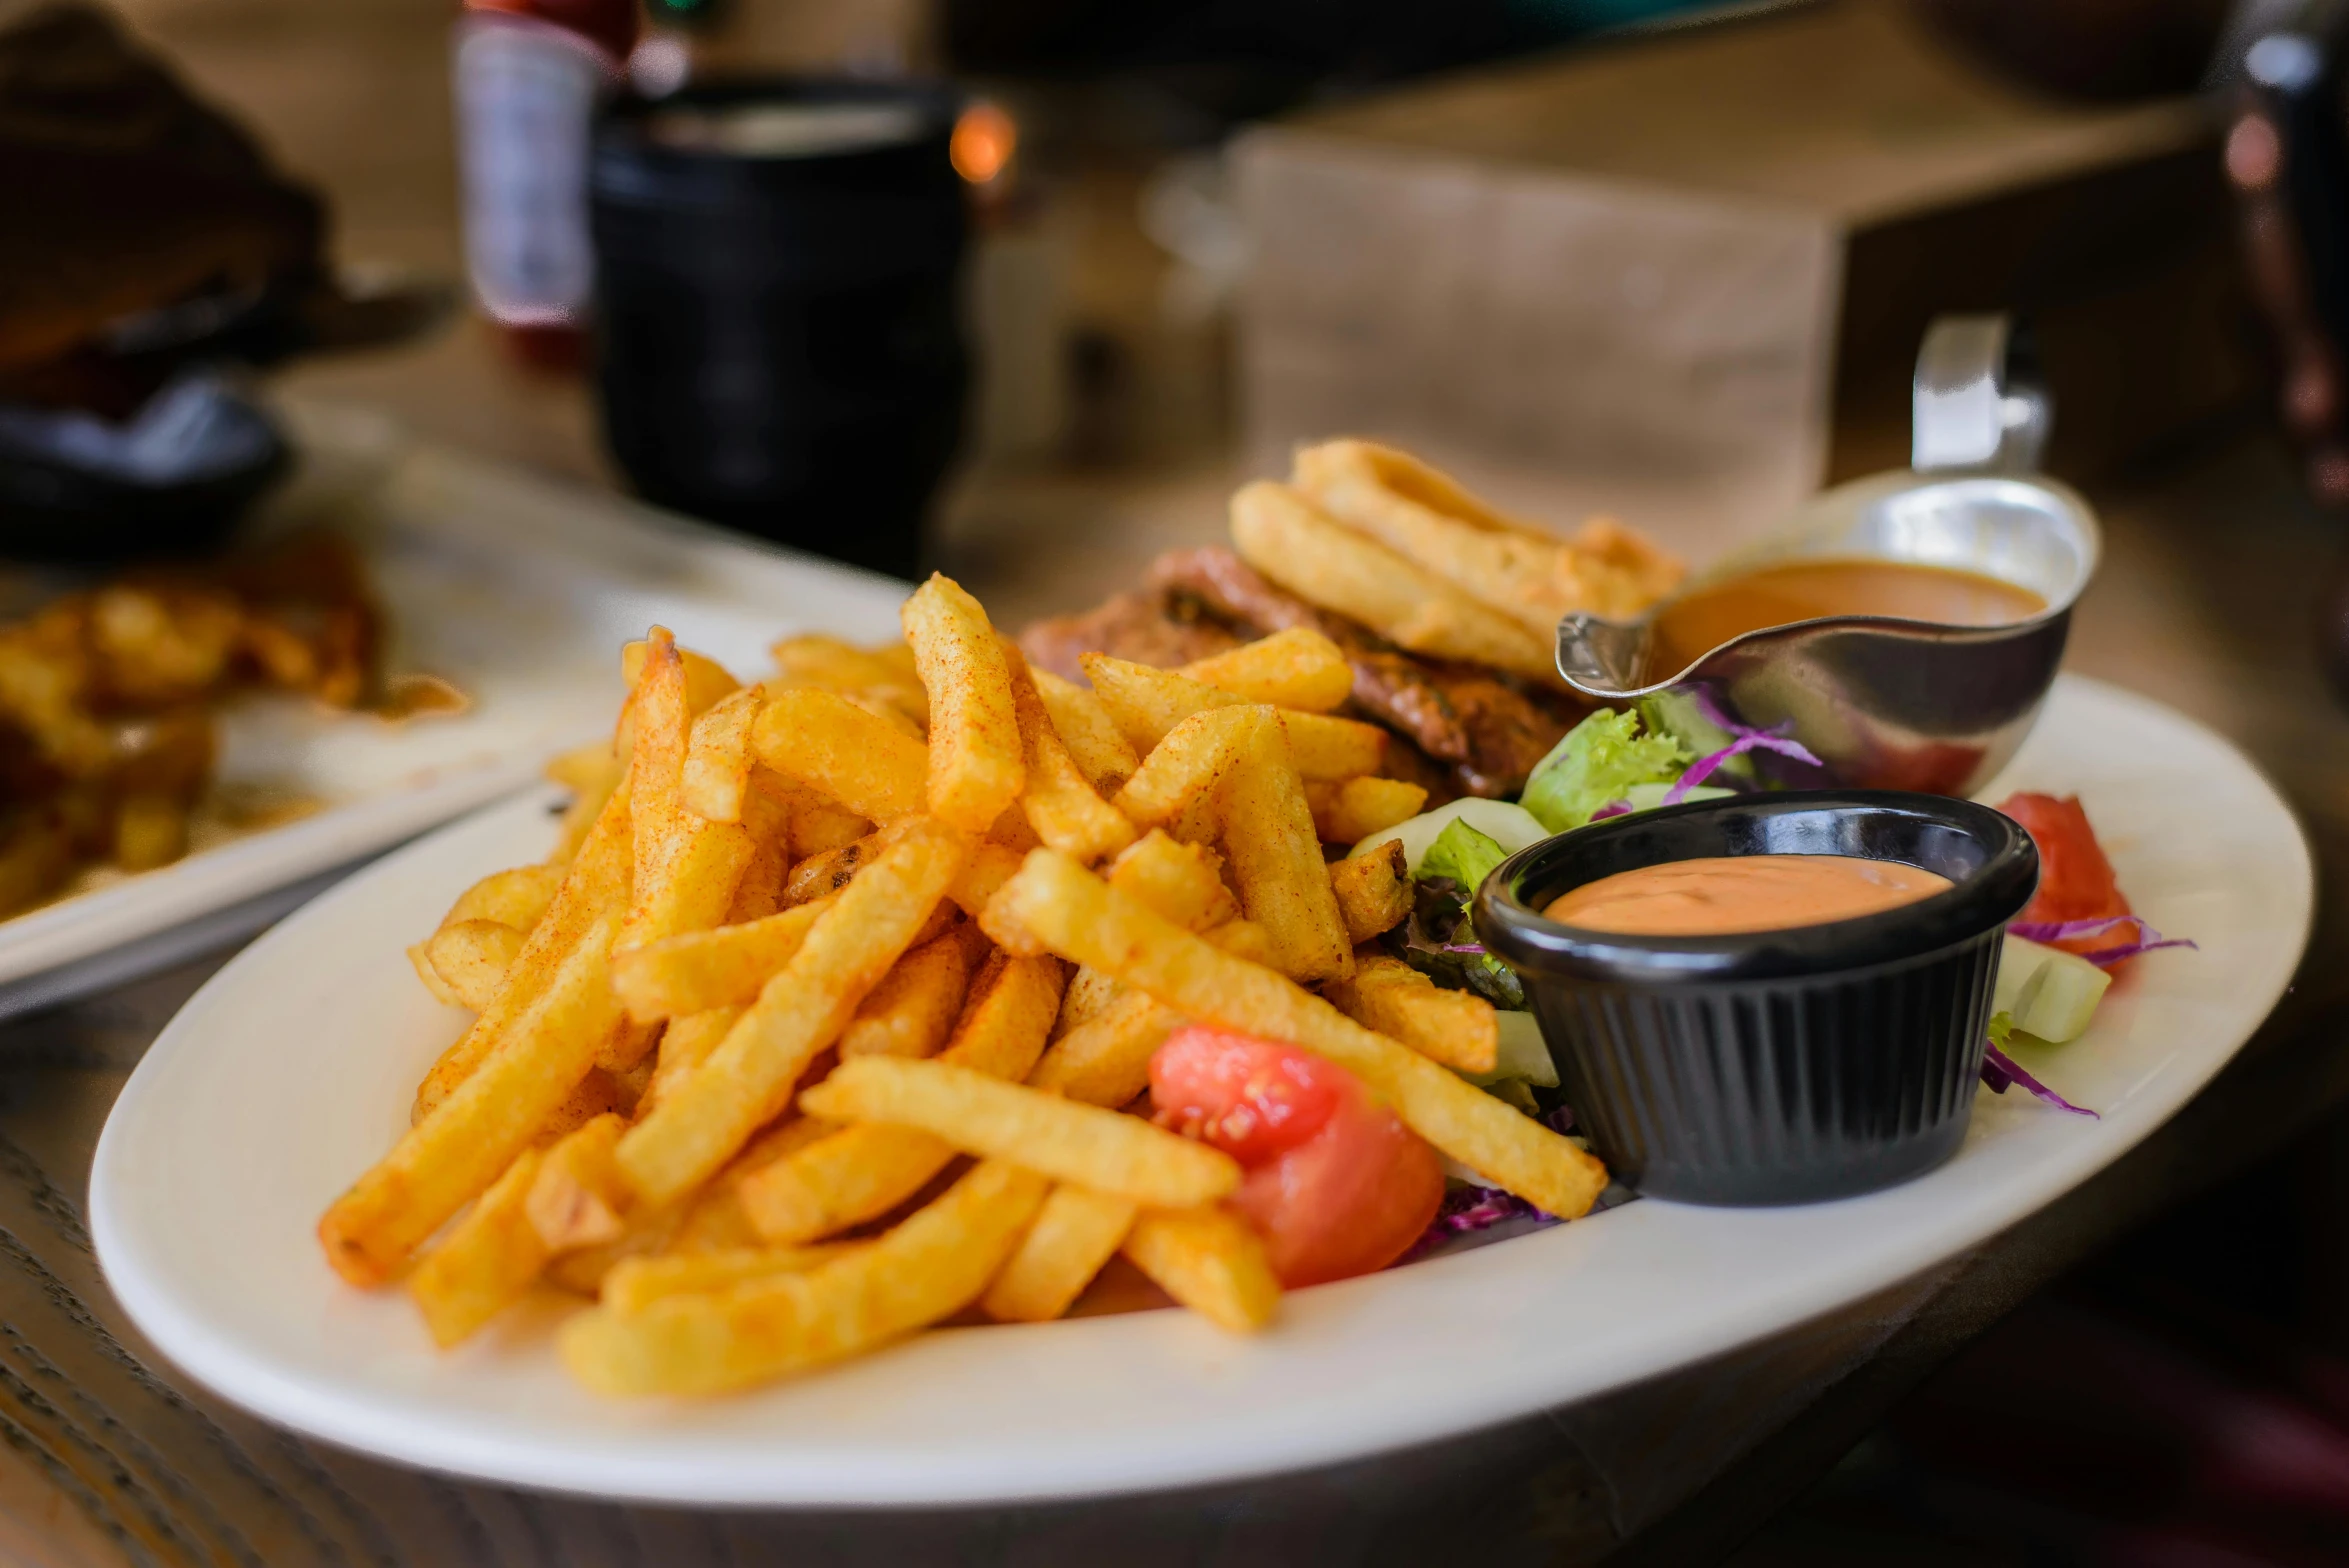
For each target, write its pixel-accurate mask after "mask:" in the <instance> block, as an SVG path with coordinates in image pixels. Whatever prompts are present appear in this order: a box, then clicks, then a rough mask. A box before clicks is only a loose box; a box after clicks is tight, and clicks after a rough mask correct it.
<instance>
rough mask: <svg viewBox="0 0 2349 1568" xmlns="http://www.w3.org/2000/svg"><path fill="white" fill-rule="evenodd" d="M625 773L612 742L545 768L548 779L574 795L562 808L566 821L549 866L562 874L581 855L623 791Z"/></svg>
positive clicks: (582, 750) (573, 753) (584, 748)
mask: <svg viewBox="0 0 2349 1568" xmlns="http://www.w3.org/2000/svg"><path fill="white" fill-rule="evenodd" d="M623 771H624V769H623V765H622V763H621V761H620V759H619V757H618V756H616V755H615V754H614V752H613V750H612V747H611V745H610V743H609V742H598V743H597V744H595V745H593V746H581V747H579V748H578V749H577V750H575V751H567V752H564V753H563V754H562V755H561V756H559V757H557V758H555V759H554V760H553V761H552V762H550V763H548V764H547V765H546V776H547V777H548V778H550V779H552V780H553V781H554V782H555V783H557V784H560V785H562V786H563V787H564V788H566V789H568V790H569V791H570V792H571V804H570V805H568V806H566V807H564V808H563V820H562V823H561V825H560V826H559V827H558V828H557V829H556V832H555V847H554V849H553V851H552V852H550V853H549V854H548V855H547V857H546V858H547V863H548V864H549V865H551V866H553V867H555V868H556V869H557V870H560V869H561V868H562V867H563V866H564V865H566V864H568V863H569V861H570V859H571V857H572V856H574V855H576V854H578V853H579V846H580V845H581V844H583V843H585V842H586V841H587V835H588V831H589V830H590V829H592V828H593V827H594V826H595V823H596V819H597V818H598V817H600V816H601V815H602V814H603V809H604V806H605V805H606V804H607V803H608V802H609V801H610V800H611V798H612V792H613V791H614V790H616V789H618V788H619V787H620V777H621V774H622V772H623Z"/></svg>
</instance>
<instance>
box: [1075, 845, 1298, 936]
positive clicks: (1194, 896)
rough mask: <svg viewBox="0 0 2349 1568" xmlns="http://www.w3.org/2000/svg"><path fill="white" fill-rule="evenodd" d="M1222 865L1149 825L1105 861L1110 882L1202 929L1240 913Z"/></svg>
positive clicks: (1169, 915)
mask: <svg viewBox="0 0 2349 1568" xmlns="http://www.w3.org/2000/svg"><path fill="white" fill-rule="evenodd" d="M1317 858H1318V857H1317ZM1221 864H1222V862H1221V860H1220V859H1219V858H1218V856H1217V855H1216V853H1215V851H1214V850H1212V849H1210V848H1208V847H1207V846H1206V845H1204V844H1183V843H1178V842H1177V841H1176V840H1174V839H1173V838H1170V837H1169V836H1168V835H1167V834H1166V833H1164V832H1163V831H1161V830H1159V829H1156V828H1153V829H1151V830H1150V832H1148V833H1147V834H1145V835H1143V837H1142V838H1141V839H1140V840H1139V841H1137V842H1136V843H1135V844H1134V846H1133V847H1132V848H1131V849H1128V850H1127V851H1126V852H1125V853H1123V854H1121V855H1119V856H1118V857H1117V859H1116V860H1114V861H1112V862H1111V863H1110V867H1109V885H1110V886H1111V887H1114V888H1119V889H1121V890H1123V891H1124V892H1126V893H1129V894H1131V895H1132V896H1133V897H1135V898H1138V899H1140V900H1141V901H1142V902H1143V903H1145V904H1147V905H1149V906H1150V907H1151V908H1152V909H1155V910H1157V911H1158V912H1159V913H1160V914H1162V915H1164V916H1165V917H1166V918H1167V919H1169V920H1171V921H1173V922H1174V923H1175V924H1176V925H1179V926H1181V927H1183V928H1184V929H1185V930H1187V931H1204V930H1206V929H1207V928H1208V927H1210V926H1219V925H1221V924H1223V923H1224V922H1225V921H1227V920H1229V919H1231V918H1232V917H1233V916H1234V915H1237V914H1238V913H1239V912H1240V905H1239V901H1238V900H1237V899H1235V898H1233V897H1232V891H1231V889H1230V888H1228V887H1226V886H1224V882H1223V873H1222V871H1221V870H1220V869H1219V868H1220V866H1221Z"/></svg>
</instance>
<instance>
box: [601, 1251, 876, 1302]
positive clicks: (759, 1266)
mask: <svg viewBox="0 0 2349 1568" xmlns="http://www.w3.org/2000/svg"><path fill="white" fill-rule="evenodd" d="M863 1245H865V1244H864V1243H862V1242H821V1243H818V1244H817V1245H815V1246H812V1247H730V1248H728V1249H726V1250H725V1251H723V1252H684V1253H667V1254H663V1255H660V1256H656V1257H631V1258H622V1259H620V1260H618V1261H617V1262H615V1263H614V1264H613V1265H612V1267H611V1269H610V1270H609V1271H608V1272H607V1273H606V1274H605V1275H604V1277H603V1280H602V1289H601V1290H600V1291H599V1292H598V1299H600V1300H601V1301H602V1302H603V1304H604V1305H605V1306H606V1307H607V1308H609V1309H610V1310H612V1311H614V1312H617V1313H620V1314H622V1315H623V1316H625V1315H626V1314H628V1313H631V1312H641V1311H643V1310H644V1309H645V1308H646V1307H648V1306H650V1305H651V1304H652V1303H653V1302H656V1301H659V1300H660V1299H662V1298H663V1297H665V1296H692V1295H702V1294H706V1293H709V1292H712V1291H720V1290H731V1289H733V1288H734V1287H735V1286H736V1285H747V1284H750V1283H752V1282H753V1281H756V1280H762V1279H770V1278H772V1277H774V1276H775V1275H777V1274H804V1273H806V1272H807V1271H808V1270H809V1269H812V1268H814V1267H815V1266H816V1265H817V1264H819V1263H829V1262H831V1261H832V1260H833V1259H835V1258H839V1257H844V1256H846V1255H847V1254H848V1253H850V1252H852V1251H854V1250H855V1249H856V1248H858V1247H860V1246H863Z"/></svg>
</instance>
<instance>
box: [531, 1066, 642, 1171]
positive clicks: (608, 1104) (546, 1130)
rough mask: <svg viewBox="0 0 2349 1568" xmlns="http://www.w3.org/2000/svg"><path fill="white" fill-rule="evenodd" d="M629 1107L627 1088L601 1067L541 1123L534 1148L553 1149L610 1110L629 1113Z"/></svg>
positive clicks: (533, 1135) (572, 1091) (574, 1087)
mask: <svg viewBox="0 0 2349 1568" xmlns="http://www.w3.org/2000/svg"><path fill="white" fill-rule="evenodd" d="M627 1105H628V1088H627V1085H625V1084H623V1083H622V1082H621V1081H620V1080H619V1079H618V1078H616V1077H614V1076H613V1075H612V1074H610V1073H607V1072H605V1071H604V1070H603V1069H602V1068H600V1067H598V1068H595V1069H592V1070H591V1071H590V1072H589V1073H588V1075H587V1076H586V1077H584V1078H582V1079H580V1080H579V1082H578V1083H577V1084H575V1085H573V1087H572V1089H571V1092H570V1093H569V1094H566V1095H564V1096H563V1099H562V1103H561V1104H559V1105H557V1106H556V1107H555V1108H554V1110H553V1111H551V1112H550V1113H548V1115H547V1119H546V1120H545V1121H543V1122H541V1123H540V1124H539V1127H538V1131H537V1132H535V1133H533V1134H532V1135H531V1138H530V1146H531V1147H532V1148H534V1149H538V1150H541V1151H544V1150H547V1149H551V1148H553V1147H554V1146H555V1145H556V1144H558V1143H561V1142H562V1141H563V1140H564V1139H565V1138H568V1137H570V1136H571V1134H573V1133H575V1132H577V1131H578V1130H579V1129H580V1128H582V1127H584V1126H586V1125H587V1124H588V1123H589V1122H591V1121H594V1120H595V1119H596V1118H597V1117H598V1116H601V1115H603V1114H605V1113H606V1112H607V1111H620V1112H625V1110H626V1109H627Z"/></svg>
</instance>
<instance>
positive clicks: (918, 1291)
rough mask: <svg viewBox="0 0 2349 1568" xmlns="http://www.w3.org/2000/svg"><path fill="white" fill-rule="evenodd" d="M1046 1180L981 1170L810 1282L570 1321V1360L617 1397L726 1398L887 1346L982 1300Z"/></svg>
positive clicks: (759, 1284) (817, 1271)
mask: <svg viewBox="0 0 2349 1568" xmlns="http://www.w3.org/2000/svg"><path fill="white" fill-rule="evenodd" d="M1046 1185H1047V1184H1046V1183H1045V1182H1044V1180H1043V1179H1042V1178H1040V1177H1038V1176H1036V1175H1034V1174H1033V1173H1031V1172H1028V1171H1024V1170H1021V1169H1019V1168H1018V1167H1016V1166H1011V1165H1005V1164H1001V1163H998V1162H995V1161H987V1162H984V1163H981V1164H979V1165H977V1166H974V1167H973V1168H972V1169H971V1170H970V1171H969V1172H968V1173H967V1174H965V1175H964V1176H963V1177H962V1179H961V1180H960V1181H957V1182H956V1183H955V1184H954V1186H953V1187H951V1188H949V1189H948V1190H947V1191H946V1192H945V1193H944V1194H943V1195H941V1196H940V1197H939V1198H938V1200H937V1201H936V1202H934V1203H931V1204H930V1205H928V1206H927V1207H926V1208H923V1209H922V1210H920V1211H919V1212H918V1213H916V1214H914V1215H912V1216H911V1217H909V1218H908V1219H907V1220H906V1221H905V1222H904V1223H903V1224H900V1225H898V1226H897V1227H895V1228H894V1229H892V1230H891V1231H890V1232H889V1233H888V1234H887V1235H885V1236H882V1237H881V1238H880V1239H878V1240H877V1241H875V1242H874V1243H873V1244H872V1245H871V1246H868V1247H862V1248H859V1249H857V1250H856V1251H854V1252H852V1253H849V1254H848V1255H846V1256H844V1257H838V1258H834V1259H833V1260H831V1261H830V1262H828V1263H822V1264H819V1265H817V1266H816V1267H815V1268H812V1269H809V1270H806V1271H804V1272H801V1273H790V1274H779V1275H774V1276H771V1277H769V1278H767V1279H763V1280H758V1281H755V1282H752V1283H749V1284H743V1285H737V1286H735V1287H733V1288H732V1289H730V1290H724V1291H719V1292H715V1293H710V1294H695V1295H679V1296H669V1297H665V1298H663V1299H661V1300H658V1301H652V1302H648V1303H646V1304H645V1305H644V1306H643V1307H642V1308H640V1309H639V1310H637V1311H635V1312H632V1313H627V1314H622V1313H619V1312H615V1311H612V1310H610V1309H608V1308H603V1307H598V1308H596V1309H594V1310H593V1311H589V1312H582V1313H580V1314H579V1315H577V1316H576V1317H574V1318H572V1319H571V1320H570V1321H569V1322H568V1323H565V1324H564V1325H563V1327H562V1330H561V1331H560V1333H559V1335H558V1337H557V1340H556V1344H557V1348H558V1349H559V1351H560V1352H561V1355H562V1358H563V1363H564V1365H566V1366H567V1367H569V1368H570V1370H571V1373H572V1375H573V1376H574V1377H576V1378H578V1379H579V1380H580V1381H581V1382H582V1383H584V1384H586V1385H587V1386H588V1387H589V1388H591V1389H594V1390H596V1391H597V1392H599V1393H606V1394H662V1393H666V1394H715V1393H722V1392H724V1391H726V1390H728V1389H733V1388H743V1387H747V1386H749V1385H751V1384H754V1383H759V1382H764V1381H766V1380H768V1379H770V1378H775V1377H780V1376H783V1375H784V1374H786V1373H791V1372H798V1371H804V1370H806V1369H808V1368H810V1367H816V1366H822V1365H824V1364H826V1363H828V1362H833V1361H838V1360H841V1359H842V1358H844V1357H847V1356H852V1355H855V1354H856V1353H857V1352H859V1351H861V1350H866V1349H870V1348H872V1347H874V1346H877V1345H882V1344H886V1343H888V1342H889V1341H891V1340H893V1339H898V1338H901V1337H903V1336H904V1335H907V1334H910V1333H912V1332H913V1331H914V1330H916V1329H919V1328H922V1327H924V1326H925V1325H927V1324H930V1323H935V1322H937V1321H938V1320H939V1319H940V1318H944V1317H950V1316H952V1315H953V1314H954V1313H956V1312H958V1311H960V1310H961V1309H962V1308H964V1307H966V1306H968V1305H969V1304H970V1303H971V1302H972V1301H974V1300H976V1299H977V1298H978V1296H979V1293H980V1292H981V1291H983V1290H985V1289H986V1288H987V1282H988V1280H990V1279H992V1278H993V1277H994V1275H995V1273H996V1271H997V1270H998V1269H1000V1268H1001V1267H1002V1266H1003V1260H1004V1259H1005V1258H1006V1257H1007V1256H1009V1255H1010V1253H1011V1249H1012V1248H1013V1247H1014V1246H1016V1245H1017V1244H1018V1242H1019V1239H1020V1236H1021V1235H1022V1234H1023V1233H1024V1232H1025V1231H1026V1229H1027V1227H1028V1224H1029V1222H1030V1221H1031V1220H1033V1219H1034V1218H1035V1214H1036V1210H1037V1209H1038V1208H1039V1207H1040V1206H1041V1205H1042V1204H1043V1202H1044V1193H1045V1189H1046Z"/></svg>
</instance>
